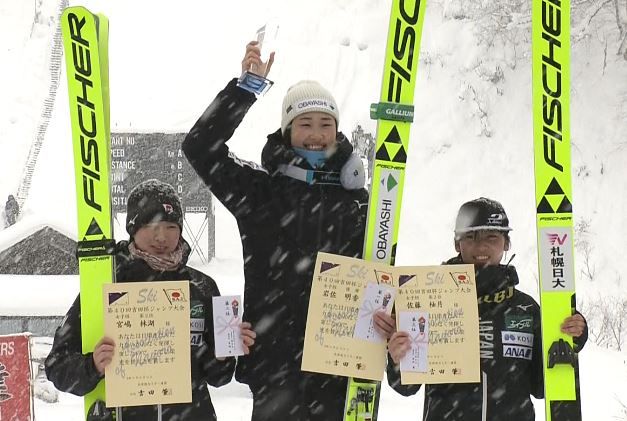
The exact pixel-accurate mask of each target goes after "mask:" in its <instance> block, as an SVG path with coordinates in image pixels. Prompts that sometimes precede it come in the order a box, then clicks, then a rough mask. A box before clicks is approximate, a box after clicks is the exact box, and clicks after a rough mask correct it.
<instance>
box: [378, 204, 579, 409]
mask: <svg viewBox="0 0 627 421" xmlns="http://www.w3.org/2000/svg"><path fill="white" fill-rule="evenodd" d="M511 230H512V229H511V228H510V226H509V218H508V217H507V214H506V213H505V209H504V208H503V206H502V205H501V204H500V203H499V202H497V201H496V200H491V199H487V198H485V197H481V198H478V199H475V200H471V201H469V202H466V203H464V204H463V205H462V206H461V208H460V209H459V212H458V215H457V220H456V222H455V250H456V251H457V252H458V255H457V256H455V257H453V258H452V259H449V260H448V261H446V262H445V263H444V264H462V263H466V264H473V265H474V266H475V270H476V285H477V304H478V306H479V319H480V322H481V327H482V332H489V334H485V333H484V334H480V339H481V344H482V345H481V351H482V352H481V360H480V364H481V371H482V377H481V379H480V380H481V381H480V382H479V383H459V384H432V385H427V386H426V389H425V403H424V414H423V421H436V420H443V419H446V420H450V421H458V420H459V421H461V420H464V421H481V420H492V421H509V420H516V421H532V420H535V413H534V408H533V403H532V401H531V398H530V396H532V395H533V396H534V397H535V398H537V399H542V398H544V377H543V371H542V335H541V332H540V307H539V306H538V303H536V301H535V300H534V299H533V298H532V297H530V296H529V295H527V294H525V293H523V292H521V291H519V290H518V289H516V285H517V284H518V274H517V273H516V269H515V268H514V266H512V265H510V264H509V263H510V262H507V263H506V264H502V263H501V261H502V260H503V256H504V254H505V253H506V252H507V251H508V250H509V249H510V246H511V240H510V237H509V232H510V231H511ZM512 257H513V256H512ZM510 261H511V259H510ZM520 320H524V321H527V322H528V323H522V324H521V323H508V321H510V322H511V321H520ZM375 328H376V329H377V330H378V331H379V332H380V333H381V334H382V335H385V336H386V337H388V338H390V341H389V344H388V350H389V354H390V357H389V358H388V366H387V377H388V383H389V384H390V386H392V387H393V388H394V390H396V391H397V392H398V393H400V394H402V395H404V396H409V395H413V394H415V393H416V392H418V390H419V389H420V387H421V385H402V384H401V383H400V371H399V364H400V360H401V359H402V358H403V357H404V356H405V354H406V353H407V352H408V351H409V349H410V348H411V344H410V338H409V335H408V333H407V332H402V331H401V332H396V331H395V330H396V326H395V321H394V319H393V318H391V317H389V316H387V315H386V314H385V313H381V312H378V313H377V314H376V315H375ZM560 328H561V331H562V332H563V333H565V334H567V335H570V336H572V337H573V338H574V343H575V352H579V351H580V350H581V349H582V348H583V346H584V344H585V342H586V340H587V338H588V328H587V324H586V321H585V319H584V318H583V316H582V315H581V314H579V313H576V314H575V315H573V316H570V317H567V318H566V319H565V320H564V322H563V323H562V325H561V326H560Z"/></svg>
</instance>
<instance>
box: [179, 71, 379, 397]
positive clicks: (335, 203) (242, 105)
mask: <svg viewBox="0 0 627 421" xmlns="http://www.w3.org/2000/svg"><path fill="white" fill-rule="evenodd" d="M254 102H255V96H254V95H253V94H251V93H249V92H246V91H244V90H243V89H240V88H238V87H237V86H236V80H232V81H231V82H230V83H229V84H228V85H227V86H226V88H225V89H224V90H222V91H221V92H220V93H219V94H218V96H217V97H216V98H215V99H214V101H213V102H212V103H211V105H210V106H209V107H208V108H207V110H206V111H205V113H204V114H203V115H202V116H201V117H200V119H199V120H198V121H197V122H196V124H195V125H194V127H193V128H192V130H191V131H190V133H189V134H188V135H187V137H186V139H185V141H184V143H183V151H184V153H185V155H186V156H187V159H188V160H189V162H190V163H191V165H192V166H193V167H194V169H195V170H196V172H197V173H198V174H199V176H200V177H201V178H202V179H203V181H204V182H205V184H207V186H208V187H209V188H210V189H211V191H212V193H213V194H214V195H215V196H216V197H217V198H218V199H219V200H220V201H221V202H222V203H223V204H224V206H225V207H226V208H227V209H228V210H229V211H230V212H231V213H232V214H233V215H234V216H235V218H236V220H237V224H238V228H239V231H240V236H241V240H242V249H243V250H242V251H243V258H244V274H245V278H246V279H245V289H244V306H245V311H244V318H245V319H246V320H247V321H249V322H251V323H252V325H253V329H255V331H256V332H257V339H256V341H255V346H254V348H253V350H252V352H251V354H250V355H248V356H244V357H241V358H239V359H238V363H237V369H236V373H235V376H236V379H238V380H239V381H241V382H244V383H248V384H249V385H250V386H251V389H255V388H259V387H261V386H263V385H264V384H266V385H267V384H268V383H269V382H272V381H273V380H274V379H281V378H285V377H288V376H294V375H296V376H300V374H299V373H300V365H301V359H302V350H303V342H304V334H305V324H306V320H307V310H308V307H309V294H310V290H311V280H312V276H313V270H314V264H315V260H316V254H317V252H318V251H324V252H328V253H335V254H341V255H345V256H351V257H359V256H361V252H362V246H363V239H364V228H365V221H366V207H367V206H366V205H367V203H368V193H367V192H366V190H365V189H363V188H362V189H357V190H346V189H344V188H343V187H342V186H341V185H337V184H321V183H314V184H308V183H306V182H304V181H300V180H297V179H294V178H290V177H288V176H285V175H283V174H282V173H281V172H280V171H279V166H280V165H282V164H293V165H296V166H299V167H301V168H304V169H311V167H309V166H308V164H307V163H306V161H304V160H303V159H301V158H299V157H297V156H296V155H295V153H294V151H293V149H292V148H291V146H289V145H288V143H287V142H286V141H285V140H284V139H283V137H282V136H281V132H280V130H279V131H277V132H275V133H273V134H270V135H268V140H267V143H266V145H265V148H264V150H263V153H262V162H263V167H260V166H259V165H257V164H254V163H250V162H245V161H242V160H240V159H238V158H237V157H236V156H234V155H233V154H232V153H231V152H229V149H228V147H227V145H226V142H227V141H228V140H229V139H230V138H231V136H232V135H233V133H234V131H235V129H236V128H237V126H238V125H239V124H240V122H241V121H242V119H243V118H244V115H245V114H246V112H247V111H248V109H249V108H250V107H251V106H252V104H253V103H254ZM337 140H338V148H337V150H336V152H335V153H334V154H333V155H332V156H331V157H329V159H328V160H327V162H326V164H325V167H323V168H322V169H321V170H323V171H330V172H336V173H337V172H339V171H340V169H341V168H342V166H343V165H344V163H345V162H346V160H347V159H348V158H349V157H350V155H351V153H352V146H351V145H350V143H349V142H348V140H347V139H346V138H345V137H344V136H343V135H342V134H339V135H338V139H337Z"/></svg>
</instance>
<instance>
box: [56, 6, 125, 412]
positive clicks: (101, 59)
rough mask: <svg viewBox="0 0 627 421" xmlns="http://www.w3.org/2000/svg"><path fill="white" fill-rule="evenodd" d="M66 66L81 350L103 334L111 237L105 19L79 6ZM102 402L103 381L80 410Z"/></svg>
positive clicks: (65, 28) (67, 37) (69, 32)
mask: <svg viewBox="0 0 627 421" xmlns="http://www.w3.org/2000/svg"><path fill="white" fill-rule="evenodd" d="M61 30H62V34H63V46H64V51H65V61H66V68H67V80H68V94H69V100H70V118H71V122H72V143H73V149H74V170H75V174H76V199H77V215H78V251H77V256H78V265H79V274H80V299H81V330H82V347H83V352H91V351H93V350H94V347H95V345H96V343H97V342H98V341H99V340H100V339H101V338H102V336H103V333H104V325H103V296H102V285H103V284H105V283H109V282H114V279H115V270H114V257H113V251H114V248H115V241H114V240H113V224H112V219H111V196H110V180H109V171H110V168H111V164H110V156H109V155H110V126H109V70H108V36H109V22H108V20H107V18H106V17H105V16H104V15H101V14H98V15H94V14H92V13H91V12H89V11H88V10H87V9H85V8H84V7H69V8H66V9H65V11H64V12H63V15H62V18H61ZM98 401H105V388H104V381H101V382H100V383H99V384H98V386H97V387H96V388H95V389H94V390H93V391H92V392H90V393H89V394H87V395H85V401H84V403H85V414H86V416H87V412H88V411H89V409H90V408H91V407H92V405H94V404H95V403H96V402H98Z"/></svg>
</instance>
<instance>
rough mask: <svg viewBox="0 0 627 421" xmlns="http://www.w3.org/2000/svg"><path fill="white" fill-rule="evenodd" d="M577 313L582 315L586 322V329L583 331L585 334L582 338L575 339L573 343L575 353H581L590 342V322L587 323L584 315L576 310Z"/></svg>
mask: <svg viewBox="0 0 627 421" xmlns="http://www.w3.org/2000/svg"><path fill="white" fill-rule="evenodd" d="M575 313H577V314H579V315H581V317H583V320H584V322H586V328H585V329H584V330H583V333H582V334H581V336H577V337H576V338H573V342H574V344H575V352H579V351H581V350H582V349H583V347H584V345H585V344H586V342H587V341H588V322H587V321H586V318H585V317H584V316H583V314H581V313H580V312H579V311H577V310H575Z"/></svg>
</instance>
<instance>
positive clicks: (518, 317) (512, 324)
mask: <svg viewBox="0 0 627 421" xmlns="http://www.w3.org/2000/svg"><path fill="white" fill-rule="evenodd" d="M505 330H514V331H516V332H533V316H531V315H527V314H506V315H505Z"/></svg>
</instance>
